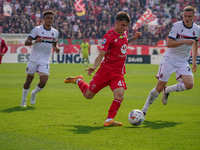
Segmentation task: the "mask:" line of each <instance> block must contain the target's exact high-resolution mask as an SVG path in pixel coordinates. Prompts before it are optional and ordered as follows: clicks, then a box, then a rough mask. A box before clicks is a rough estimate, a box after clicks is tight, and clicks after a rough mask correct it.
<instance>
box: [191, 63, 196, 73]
mask: <svg viewBox="0 0 200 150" xmlns="http://www.w3.org/2000/svg"><path fill="white" fill-rule="evenodd" d="M196 71H197V64H196V63H195V62H194V63H193V62H192V72H194V73H195V72H196Z"/></svg>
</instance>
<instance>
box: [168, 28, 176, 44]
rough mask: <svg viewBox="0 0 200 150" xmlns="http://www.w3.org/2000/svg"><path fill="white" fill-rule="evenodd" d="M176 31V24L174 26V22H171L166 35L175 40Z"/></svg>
mask: <svg viewBox="0 0 200 150" xmlns="http://www.w3.org/2000/svg"><path fill="white" fill-rule="evenodd" d="M177 33H178V31H177V26H176V24H173V26H172V29H171V31H170V33H169V36H168V37H169V38H171V39H174V40H175V39H176V37H177Z"/></svg>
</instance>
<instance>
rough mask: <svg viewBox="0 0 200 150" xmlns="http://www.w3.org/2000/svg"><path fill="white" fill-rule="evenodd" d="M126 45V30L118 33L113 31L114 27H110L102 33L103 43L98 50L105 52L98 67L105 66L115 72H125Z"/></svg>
mask: <svg viewBox="0 0 200 150" xmlns="http://www.w3.org/2000/svg"><path fill="white" fill-rule="evenodd" d="M127 47H128V39H127V32H126V31H125V32H124V33H123V34H119V33H117V32H115V31H114V28H113V29H110V30H109V31H108V32H107V33H106V34H105V35H104V37H103V43H102V45H101V47H100V51H104V52H106V54H105V56H104V60H103V61H102V63H101V66H100V67H106V68H108V69H109V70H111V71H113V72H115V73H119V74H125V73H126V71H125V61H126V56H127Z"/></svg>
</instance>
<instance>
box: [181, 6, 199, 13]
mask: <svg viewBox="0 0 200 150" xmlns="http://www.w3.org/2000/svg"><path fill="white" fill-rule="evenodd" d="M183 11H192V12H193V14H194V13H195V11H196V9H195V8H194V7H193V6H186V7H185V8H184V9H183Z"/></svg>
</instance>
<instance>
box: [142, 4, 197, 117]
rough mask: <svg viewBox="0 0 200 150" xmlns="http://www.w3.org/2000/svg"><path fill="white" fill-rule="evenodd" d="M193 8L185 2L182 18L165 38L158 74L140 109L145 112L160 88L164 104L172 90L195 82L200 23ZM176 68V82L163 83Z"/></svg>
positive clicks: (180, 88) (187, 87) (189, 85)
mask: <svg viewBox="0 0 200 150" xmlns="http://www.w3.org/2000/svg"><path fill="white" fill-rule="evenodd" d="M194 13H195V8H194V7H192V6H187V7H185V8H184V9H183V21H179V22H176V23H174V25H173V27H172V29H171V32H170V33H169V37H168V39H167V46H168V49H167V50H166V53H165V55H164V56H163V58H162V60H161V63H160V66H159V70H158V74H157V78H158V82H157V85H156V87H154V88H153V89H152V90H151V92H150V93H149V96H148V98H147V100H146V103H145V105H144V107H143V109H142V111H143V113H144V114H145V115H146V113H147V110H148V108H149V106H150V105H151V104H152V103H153V102H154V101H155V99H156V98H157V97H158V95H159V93H160V92H161V91H162V92H163V96H162V103H163V104H164V105H166V104H167V101H168V96H169V93H170V92H173V91H177V92H178V91H184V90H189V89H192V87H193V85H194V80H193V73H192V72H194V73H195V72H196V69H197V64H196V56H197V49H198V39H199V36H200V27H199V26H198V25H196V24H195V23H193V20H194ZM191 49H192V58H193V60H192V69H191V68H190V66H189V63H188V59H189V57H190V52H191ZM173 72H175V73H176V76H177V81H179V82H178V83H177V84H175V85H172V86H166V84H167V81H168V80H169V77H170V75H171V74H172V73H173Z"/></svg>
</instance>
